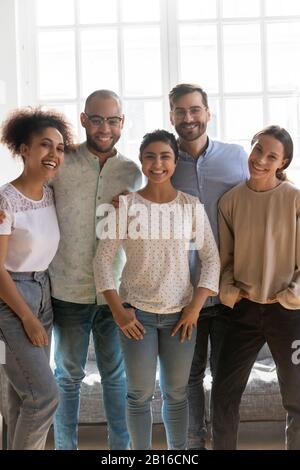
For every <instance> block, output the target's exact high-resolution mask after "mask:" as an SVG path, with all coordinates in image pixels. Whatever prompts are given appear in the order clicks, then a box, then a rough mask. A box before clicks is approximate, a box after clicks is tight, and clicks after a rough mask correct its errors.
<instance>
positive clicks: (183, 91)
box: [169, 83, 248, 449]
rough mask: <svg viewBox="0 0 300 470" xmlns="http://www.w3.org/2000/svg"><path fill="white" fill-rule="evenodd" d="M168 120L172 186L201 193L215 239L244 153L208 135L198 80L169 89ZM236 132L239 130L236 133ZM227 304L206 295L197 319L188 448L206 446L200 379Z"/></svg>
mask: <svg viewBox="0 0 300 470" xmlns="http://www.w3.org/2000/svg"><path fill="white" fill-rule="evenodd" d="M169 101H170V120H171V123H172V125H173V126H174V127H175V129H176V132H177V134H178V136H179V138H178V144H179V159H178V162H177V166H176V170H175V173H174V175H173V178H172V183H173V185H174V186H175V188H177V189H179V190H181V191H184V192H186V193H188V194H191V195H193V196H196V197H198V198H199V200H200V202H202V203H203V204H204V207H205V210H206V212H207V215H208V218H209V221H210V225H211V228H212V230H213V233H214V236H215V240H216V242H217V243H218V200H219V198H220V197H221V196H222V195H223V194H224V193H225V192H226V191H228V190H229V189H231V188H232V187H233V186H235V185H237V184H238V183H240V182H241V181H244V180H245V179H247V177H248V163H247V154H246V152H245V150H244V149H243V148H242V147H241V146H240V145H236V144H228V143H224V142H219V141H217V140H212V139H211V138H210V137H208V135H207V125H208V122H209V121H210V119H211V111H210V109H209V106H208V98H207V94H206V92H205V91H204V90H203V88H201V87H200V86H199V85H194V84H189V83H182V84H179V85H177V86H175V87H174V88H173V89H172V90H171V91H170V93H169ZM237 138H238V136H237ZM197 257H198V254H197V251H196V250H191V251H190V272H191V280H192V282H193V284H194V285H197V284H198V280H199V277H200V271H199V269H198V266H199V261H198V259H197ZM230 313H231V310H230V309H228V307H225V306H223V305H221V304H220V300H219V298H218V297H209V298H208V299H207V301H206V303H205V304H204V308H202V310H201V314H200V316H199V319H198V324H197V339H196V347H195V353H194V359H193V363H192V367H191V373H190V379H189V384H188V400H189V423H190V424H189V432H188V445H189V448H190V449H205V445H206V439H207V427H206V417H205V393H204V387H203V381H204V376H205V369H206V365H207V356H208V341H209V340H210V346H211V352H210V368H211V373H212V377H213V378H214V376H215V372H216V367H217V363H218V355H219V352H220V348H221V344H222V341H223V337H224V334H225V332H226V328H227V319H228V316H230Z"/></svg>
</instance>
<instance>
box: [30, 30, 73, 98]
mask: <svg viewBox="0 0 300 470" xmlns="http://www.w3.org/2000/svg"><path fill="white" fill-rule="evenodd" d="M38 61H39V62H38V65H39V66H38V72H39V79H40V80H39V98H40V99H42V100H46V99H61V98H63V99H66V98H75V96H76V74H75V41H74V33H73V32H72V31H53V32H52V31H51V32H40V33H39V34H38Z"/></svg>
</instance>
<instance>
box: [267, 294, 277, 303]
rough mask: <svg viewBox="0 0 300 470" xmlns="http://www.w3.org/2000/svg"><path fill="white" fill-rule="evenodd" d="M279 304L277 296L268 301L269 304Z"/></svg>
mask: <svg viewBox="0 0 300 470" xmlns="http://www.w3.org/2000/svg"><path fill="white" fill-rule="evenodd" d="M277 302H278V299H277V296H276V295H275V296H274V297H271V298H270V299H267V302H266V303H267V304H276V303H277Z"/></svg>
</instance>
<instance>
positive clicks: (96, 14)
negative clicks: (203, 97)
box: [19, 0, 300, 169]
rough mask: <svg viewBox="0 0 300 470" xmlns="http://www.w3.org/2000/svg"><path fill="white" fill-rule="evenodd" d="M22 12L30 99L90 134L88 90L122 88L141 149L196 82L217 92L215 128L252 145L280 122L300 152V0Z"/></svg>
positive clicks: (81, 5) (63, 3)
mask: <svg viewBox="0 0 300 470" xmlns="http://www.w3.org/2000/svg"><path fill="white" fill-rule="evenodd" d="M30 8H31V10H30ZM28 11H34V12H35V14H34V15H32V14H28ZM19 14H20V18H22V21H19V26H20V31H19V33H20V40H21V45H22V47H23V48H22V49H20V50H21V71H22V73H21V75H20V76H21V77H22V82H21V83H20V86H21V91H22V97H23V99H22V104H29V103H30V104H32V103H40V104H47V105H51V106H53V107H56V108H59V109H61V110H62V111H64V112H65V113H66V114H67V115H68V116H69V117H70V119H71V120H72V121H73V122H74V123H75V125H76V128H77V130H78V133H79V135H80V138H81V139H82V138H84V134H83V133H82V130H81V127H80V125H79V120H78V116H79V113H80V111H81V110H82V107H83V103H84V100H85V98H86V96H87V95H88V94H89V93H91V92H92V91H94V90H95V89H98V88H110V89H113V90H115V91H116V92H118V93H119V94H120V95H121V97H122V98H123V101H124V108H125V114H126V123H125V128H124V134H123V137H122V140H121V143H120V148H121V150H122V151H123V152H124V153H125V154H126V155H128V156H130V157H131V158H137V149H138V145H139V143H140V140H141V137H142V136H143V134H144V133H145V132H147V131H150V130H153V129H155V128H158V127H162V126H163V127H166V128H170V125H169V117H168V116H169V109H168V99H167V95H168V92H169V90H170V89H171V87H172V86H174V85H175V84H176V83H179V82H181V81H187V82H195V83H199V84H201V85H202V86H203V87H204V89H205V90H207V92H208V94H209V102H210V107H211V109H212V112H213V116H212V120H211V123H210V128H209V134H210V135H211V136H212V137H214V138H219V139H222V140H224V141H234V142H238V143H240V144H242V145H244V146H245V148H246V149H249V145H250V140H251V137H252V135H253V134H254V133H255V132H256V131H257V130H259V129H260V128H261V127H262V126H263V125H267V124H270V123H277V124H280V125H282V126H284V127H286V128H287V129H288V130H289V131H290V133H291V134H292V137H293V139H294V142H295V156H296V155H297V154H298V153H299V148H300V145H299V144H300V69H299V63H300V2H299V0H285V2H284V3H283V2H282V1H281V0H251V1H250V0H249V1H243V2H242V1H240V0H151V1H149V0H110V1H109V2H107V1H104V0H51V2H50V1H46V0H19ZM24 18H25V19H26V21H24ZM25 97H26V99H25ZM28 99H29V100H30V101H28ZM297 158H298V160H297ZM297 158H295V162H294V165H293V166H294V167H297V166H299V169H300V158H299V156H298V157H297Z"/></svg>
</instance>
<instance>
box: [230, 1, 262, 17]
mask: <svg viewBox="0 0 300 470" xmlns="http://www.w3.org/2000/svg"><path fill="white" fill-rule="evenodd" d="M221 4H222V9H223V16H224V17H225V18H226V17H232V18H234V17H238V16H240V17H247V16H258V15H259V14H260V0H251V2H249V1H248V2H247V1H246V2H245V0H244V1H243V0H242V1H241V0H223V1H222V2H221Z"/></svg>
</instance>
